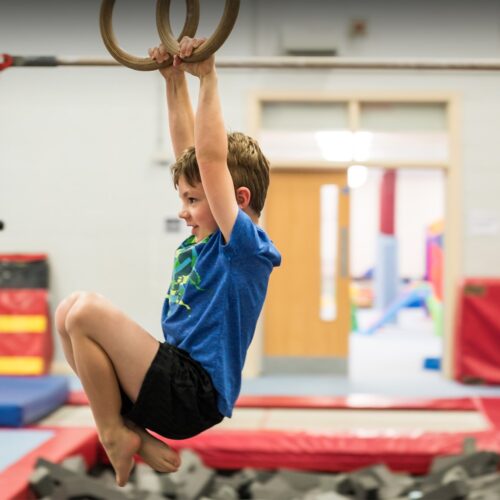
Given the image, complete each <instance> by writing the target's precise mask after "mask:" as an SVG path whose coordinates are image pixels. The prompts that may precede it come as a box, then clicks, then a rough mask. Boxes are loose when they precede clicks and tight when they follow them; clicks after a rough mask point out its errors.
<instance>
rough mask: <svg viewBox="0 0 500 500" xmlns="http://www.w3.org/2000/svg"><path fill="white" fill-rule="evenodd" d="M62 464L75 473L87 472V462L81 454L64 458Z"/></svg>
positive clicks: (82, 473)
mask: <svg viewBox="0 0 500 500" xmlns="http://www.w3.org/2000/svg"><path fill="white" fill-rule="evenodd" d="M61 466H62V467H64V468H65V469H68V470H70V471H71V472H74V473H75V474H81V475H82V476H83V475H85V474H86V473H87V463H86V462H85V459H84V458H83V457H82V456H81V455H73V456H71V457H68V458H66V459H64V460H63V461H62V462H61Z"/></svg>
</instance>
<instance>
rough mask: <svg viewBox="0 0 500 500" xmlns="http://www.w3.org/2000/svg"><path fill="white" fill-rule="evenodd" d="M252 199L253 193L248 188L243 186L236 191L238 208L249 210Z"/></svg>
mask: <svg viewBox="0 0 500 500" xmlns="http://www.w3.org/2000/svg"><path fill="white" fill-rule="evenodd" d="M251 199H252V193H251V191H250V189H248V188H247V187H244V186H242V187H239V188H238V189H237V190H236V203H238V206H239V207H240V208H241V209H242V210H245V208H248V206H249V205H250V200H251Z"/></svg>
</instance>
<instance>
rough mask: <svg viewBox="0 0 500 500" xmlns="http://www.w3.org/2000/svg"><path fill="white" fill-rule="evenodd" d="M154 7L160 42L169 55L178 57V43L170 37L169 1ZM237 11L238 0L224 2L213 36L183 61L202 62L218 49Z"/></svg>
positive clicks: (227, 34) (232, 24)
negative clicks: (222, 11) (155, 8)
mask: <svg viewBox="0 0 500 500" xmlns="http://www.w3.org/2000/svg"><path fill="white" fill-rule="evenodd" d="M156 5H157V10H156V24H157V28H158V34H159V35H160V40H161V41H162V43H163V45H164V46H165V48H166V49H167V52H168V53H169V54H176V55H179V42H178V41H177V40H176V39H175V38H174V36H173V35H172V28H171V26H170V0H158V2H157V4H156ZM239 9H240V0H226V4H225V6H224V13H223V14H222V18H221V20H220V23H219V25H218V26H217V28H216V30H215V32H214V33H213V35H212V36H211V37H210V38H208V39H207V40H206V41H205V42H204V43H203V44H202V45H200V46H199V47H198V48H197V49H195V50H194V51H193V54H192V55H191V56H190V57H186V58H185V59H184V61H186V62H198V61H203V60H204V59H206V58H207V57H209V56H210V55H212V54H213V53H214V52H215V51H216V50H217V49H219V47H220V46H221V45H222V44H223V43H224V42H225V41H226V39H227V37H228V36H229V34H230V33H231V31H232V29H233V27H234V23H235V22H236V18H237V17H238V11H239ZM188 36H189V35H188ZM181 39H182V37H179V40H181Z"/></svg>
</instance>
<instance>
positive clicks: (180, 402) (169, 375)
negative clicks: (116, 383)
mask: <svg viewBox="0 0 500 500" xmlns="http://www.w3.org/2000/svg"><path fill="white" fill-rule="evenodd" d="M121 395H122V409H121V414H122V415H123V416H124V417H125V418H128V419H130V420H132V422H134V423H135V424H137V425H138V426H140V427H143V428H145V429H149V430H151V431H154V432H156V433H158V434H160V435H161V436H164V437H166V438H171V439H187V438H189V437H192V436H195V435H196V434H199V433H200V432H202V431H204V430H206V429H208V428H209V427H212V426H214V425H216V424H218V423H219V422H220V421H221V420H222V419H223V418H224V417H223V415H221V413H220V412H219V410H218V409H217V392H216V390H215V389H214V386H213V384H212V379H211V378H210V376H209V375H208V373H207V372H206V371H205V369H204V368H203V367H202V366H201V365H200V364H199V363H198V362H197V361H195V360H194V359H192V358H191V357H190V356H189V354H188V353H187V352H186V351H183V350H182V349H178V348H176V347H174V346H172V345H170V344H167V343H166V342H163V343H160V346H159V348H158V352H157V353H156V356H155V357H154V359H153V362H152V363H151V366H150V367H149V369H148V371H147V373H146V376H145V377H144V381H143V383H142V386H141V389H140V391H139V395H138V396H137V401H136V402H135V403H133V402H132V401H131V400H130V399H129V398H128V396H127V395H126V394H125V393H124V392H123V390H122V391H121Z"/></svg>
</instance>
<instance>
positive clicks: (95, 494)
mask: <svg viewBox="0 0 500 500" xmlns="http://www.w3.org/2000/svg"><path fill="white" fill-rule="evenodd" d="M52 497H53V498H54V500H56V499H57V500H58V499H59V498H61V499H64V500H67V499H68V498H80V497H81V498H86V497H90V498H100V499H101V498H102V499H103V500H127V499H128V497H127V496H126V495H125V494H124V493H121V492H119V491H114V490H112V489H110V488H106V487H105V486H102V485H101V484H99V483H98V482H97V481H95V480H92V479H91V478H88V477H82V476H76V477H72V478H66V479H65V480H64V481H63V482H61V484H60V485H58V486H57V488H55V489H54V491H53V492H52Z"/></svg>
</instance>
